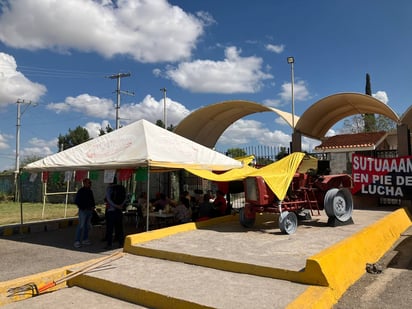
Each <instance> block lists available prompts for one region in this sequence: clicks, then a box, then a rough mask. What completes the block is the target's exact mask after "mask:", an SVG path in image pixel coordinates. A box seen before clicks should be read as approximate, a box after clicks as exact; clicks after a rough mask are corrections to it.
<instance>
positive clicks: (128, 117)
mask: <svg viewBox="0 0 412 309" xmlns="http://www.w3.org/2000/svg"><path fill="white" fill-rule="evenodd" d="M163 111H164V100H163V99H160V100H159V101H157V100H156V99H155V98H153V97H152V96H151V95H146V97H145V98H144V99H143V100H142V101H141V102H140V103H138V104H129V105H124V106H123V107H122V108H121V111H120V112H121V115H122V118H124V119H125V121H126V122H128V123H129V122H132V121H136V120H140V119H146V120H148V121H150V122H153V123H155V122H156V121H157V120H162V121H163ZM189 113H190V111H189V110H188V109H187V108H186V107H185V106H183V105H182V104H180V103H178V102H175V101H173V100H171V99H170V98H166V118H167V126H168V127H169V126H170V125H171V124H173V125H174V126H176V125H177V124H178V123H179V122H180V121H181V120H182V119H183V118H185V117H186V116H187V115H189Z"/></svg>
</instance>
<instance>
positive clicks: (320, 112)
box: [296, 93, 400, 139]
mask: <svg viewBox="0 0 412 309" xmlns="http://www.w3.org/2000/svg"><path fill="white" fill-rule="evenodd" d="M365 113H371V114H381V115H384V116H386V117H388V118H389V119H391V120H393V121H395V122H396V123H399V122H400V119H399V117H398V115H397V114H396V113H395V112H394V111H393V110H392V109H391V108H390V107H389V106H388V105H386V104H385V103H383V102H381V101H379V100H377V99H375V98H374V97H372V96H369V95H366V94H361V93H338V94H334V95H331V96H328V97H325V98H323V99H321V100H319V101H318V102H316V103H315V104H313V105H312V106H310V107H309V108H308V109H307V110H306V111H305V112H304V113H303V115H302V116H301V117H300V119H299V121H298V122H297V124H296V130H297V131H299V132H301V133H302V134H303V135H305V136H308V137H311V138H315V139H321V138H322V137H324V136H325V134H326V133H327V132H328V130H329V129H330V128H331V127H333V125H334V124H335V123H337V122H338V121H339V120H342V119H343V118H345V117H349V116H352V115H356V114H365Z"/></svg>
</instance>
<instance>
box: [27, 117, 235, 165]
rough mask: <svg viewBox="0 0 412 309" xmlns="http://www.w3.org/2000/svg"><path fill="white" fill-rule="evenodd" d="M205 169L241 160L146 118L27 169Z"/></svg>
mask: <svg viewBox="0 0 412 309" xmlns="http://www.w3.org/2000/svg"><path fill="white" fill-rule="evenodd" d="M139 166H149V167H150V168H151V169H180V168H192V169H206V170H216V171H226V170H229V169H232V168H240V167H241V166H242V163H241V162H240V161H237V160H235V159H232V158H229V157H227V156H225V155H223V154H221V153H218V152H216V151H214V150H212V149H209V148H207V147H205V146H202V145H200V144H198V143H195V142H193V141H191V140H189V139H186V138H184V137H182V136H179V135H177V134H175V133H173V132H170V131H168V130H165V129H163V128H161V127H159V126H157V125H155V124H153V123H150V122H148V121H146V120H139V121H136V122H134V123H132V124H130V125H127V126H125V127H122V128H120V129H118V130H115V131H112V132H110V133H107V134H105V135H102V136H99V137H97V138H95V139H92V140H90V141H87V142H85V143H82V144H80V145H77V146H75V147H72V148H69V149H67V150H65V151H62V152H59V153H56V154H53V155H51V156H48V157H45V158H43V159H41V160H38V161H36V162H33V163H30V164H28V165H27V166H25V167H24V170H27V171H33V172H35V171H69V170H102V169H122V168H135V167H139Z"/></svg>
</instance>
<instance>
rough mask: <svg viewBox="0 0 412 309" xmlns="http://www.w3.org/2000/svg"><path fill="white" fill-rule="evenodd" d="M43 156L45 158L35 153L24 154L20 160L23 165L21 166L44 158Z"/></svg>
mask: <svg viewBox="0 0 412 309" xmlns="http://www.w3.org/2000/svg"><path fill="white" fill-rule="evenodd" d="M42 158H43V157H42V156H39V155H35V154H29V155H26V156H24V157H23V158H22V160H21V161H20V166H21V167H24V166H26V165H27V164H29V163H32V162H35V161H37V160H40V159H42Z"/></svg>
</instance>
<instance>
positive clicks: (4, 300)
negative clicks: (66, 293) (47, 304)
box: [0, 258, 101, 306]
mask: <svg viewBox="0 0 412 309" xmlns="http://www.w3.org/2000/svg"><path fill="white" fill-rule="evenodd" d="M100 259H101V258H97V259H93V260H89V261H86V262H82V263H78V264H73V265H69V266H64V267H60V268H56V269H52V270H48V271H45V272H41V273H38V274H34V275H29V276H25V277H21V278H17V279H13V280H9V281H3V282H0V306H3V305H6V304H10V303H13V302H16V301H20V300H24V299H27V298H32V297H33V296H36V294H35V290H34V291H31V290H27V291H26V292H25V293H21V294H14V295H9V293H8V290H9V289H11V288H17V287H21V286H24V285H27V284H33V285H35V286H37V288H39V287H42V286H44V285H46V284H48V283H50V282H53V281H56V280H58V279H60V278H62V277H64V276H66V275H68V274H69V273H70V272H71V270H73V269H76V268H82V267H84V266H86V265H89V264H90V263H93V262H94V261H99V260H100ZM65 287H67V282H62V283H60V284H58V285H56V286H54V287H52V288H50V289H49V290H48V292H50V291H56V290H59V289H62V288H65Z"/></svg>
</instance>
